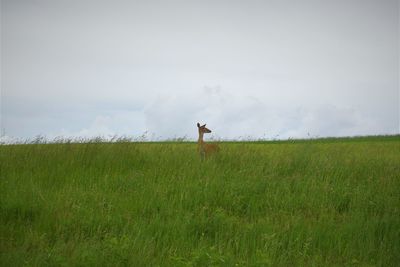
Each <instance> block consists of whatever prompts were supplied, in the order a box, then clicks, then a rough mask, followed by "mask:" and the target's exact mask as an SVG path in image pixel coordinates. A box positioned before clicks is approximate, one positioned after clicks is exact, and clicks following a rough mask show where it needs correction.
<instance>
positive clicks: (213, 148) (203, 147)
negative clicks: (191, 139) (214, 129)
mask: <svg viewBox="0 0 400 267" xmlns="http://www.w3.org/2000/svg"><path fill="white" fill-rule="evenodd" d="M197 128H199V140H198V150H199V153H200V156H201V157H202V158H205V157H206V156H208V155H210V154H212V153H215V152H218V151H219V146H218V145H217V144H206V143H204V139H203V136H204V134H205V133H211V130H210V129H208V128H206V125H205V124H204V125H202V126H200V123H197Z"/></svg>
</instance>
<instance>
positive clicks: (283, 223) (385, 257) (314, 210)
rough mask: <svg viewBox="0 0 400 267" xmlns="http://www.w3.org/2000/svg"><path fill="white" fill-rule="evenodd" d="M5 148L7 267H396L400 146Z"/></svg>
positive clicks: (1, 191) (368, 141)
mask: <svg viewBox="0 0 400 267" xmlns="http://www.w3.org/2000/svg"><path fill="white" fill-rule="evenodd" d="M220 147H221V151H220V153H219V154H217V155H215V156H213V157H211V158H209V159H207V160H205V161H202V160H201V159H200V157H199V156H198V155H197V153H196V144H194V143H131V142H127V143H123V142H122V143H86V144H73V143H66V144H24V145H3V146H0V221H1V224H0V237H1V240H0V253H1V255H0V264H1V265H2V266H24V265H29V266H398V264H399V263H400V175H399V174H400V138H399V136H396V137H386V138H384V137H382V138H364V139H361V140H359V139H354V140H352V139H343V140H342V139H334V140H330V139H327V140H315V141H291V142H254V143H251V142H248V143H246V142H243V143H234V142H231V143H221V144H220Z"/></svg>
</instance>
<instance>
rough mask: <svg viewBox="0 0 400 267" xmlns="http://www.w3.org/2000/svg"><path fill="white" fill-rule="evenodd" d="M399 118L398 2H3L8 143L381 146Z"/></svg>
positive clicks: (4, 127)
mask: <svg viewBox="0 0 400 267" xmlns="http://www.w3.org/2000/svg"><path fill="white" fill-rule="evenodd" d="M399 116H400V115H399V1H398V0H337V1H330V0H325V1H323V0H319V1H318V0H304V1H298V0H286V1H285V0H284V1H278V0H275V1H270V0H264V1H249V0H246V1H244V0H243V1H218V0H214V1H188V0H186V1H111V0H110V1H85V0H79V1H78V0H76V1H74V0H68V1H67V0H65V1H62V0H48V1H44V0H29V1H28V0H26V1H23V0H1V128H2V134H3V135H4V134H5V135H7V136H12V137H19V138H32V137H34V136H36V135H38V134H42V135H46V136H48V137H50V138H53V137H55V136H60V135H63V136H85V137H90V136H98V135H103V136H108V135H114V134H117V135H134V136H138V135H141V134H142V133H144V132H145V131H148V133H149V134H150V135H152V136H153V138H171V137H182V136H187V137H190V138H196V134H197V129H196V123H197V122H200V123H207V125H208V126H209V128H210V129H212V130H213V134H214V137H220V138H237V137H239V136H242V137H244V136H249V137H252V138H259V137H265V138H274V137H276V136H278V138H289V137H293V138H299V137H307V136H308V135H310V136H348V135H374V134H394V133H399V132H400V129H399V123H400V122H399Z"/></svg>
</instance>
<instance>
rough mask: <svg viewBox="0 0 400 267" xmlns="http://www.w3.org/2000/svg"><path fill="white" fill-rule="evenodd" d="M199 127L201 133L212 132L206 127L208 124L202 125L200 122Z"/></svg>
mask: <svg viewBox="0 0 400 267" xmlns="http://www.w3.org/2000/svg"><path fill="white" fill-rule="evenodd" d="M197 128H199V134H204V133H211V130H210V129H208V128H206V125H205V124H204V125H200V123H197Z"/></svg>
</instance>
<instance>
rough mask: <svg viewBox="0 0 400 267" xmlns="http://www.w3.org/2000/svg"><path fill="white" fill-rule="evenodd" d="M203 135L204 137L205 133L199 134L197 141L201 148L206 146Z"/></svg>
mask: <svg viewBox="0 0 400 267" xmlns="http://www.w3.org/2000/svg"><path fill="white" fill-rule="evenodd" d="M203 135H204V134H203V133H199V140H198V141H197V143H198V144H199V146H200V147H202V146H203V144H204V139H203Z"/></svg>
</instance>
